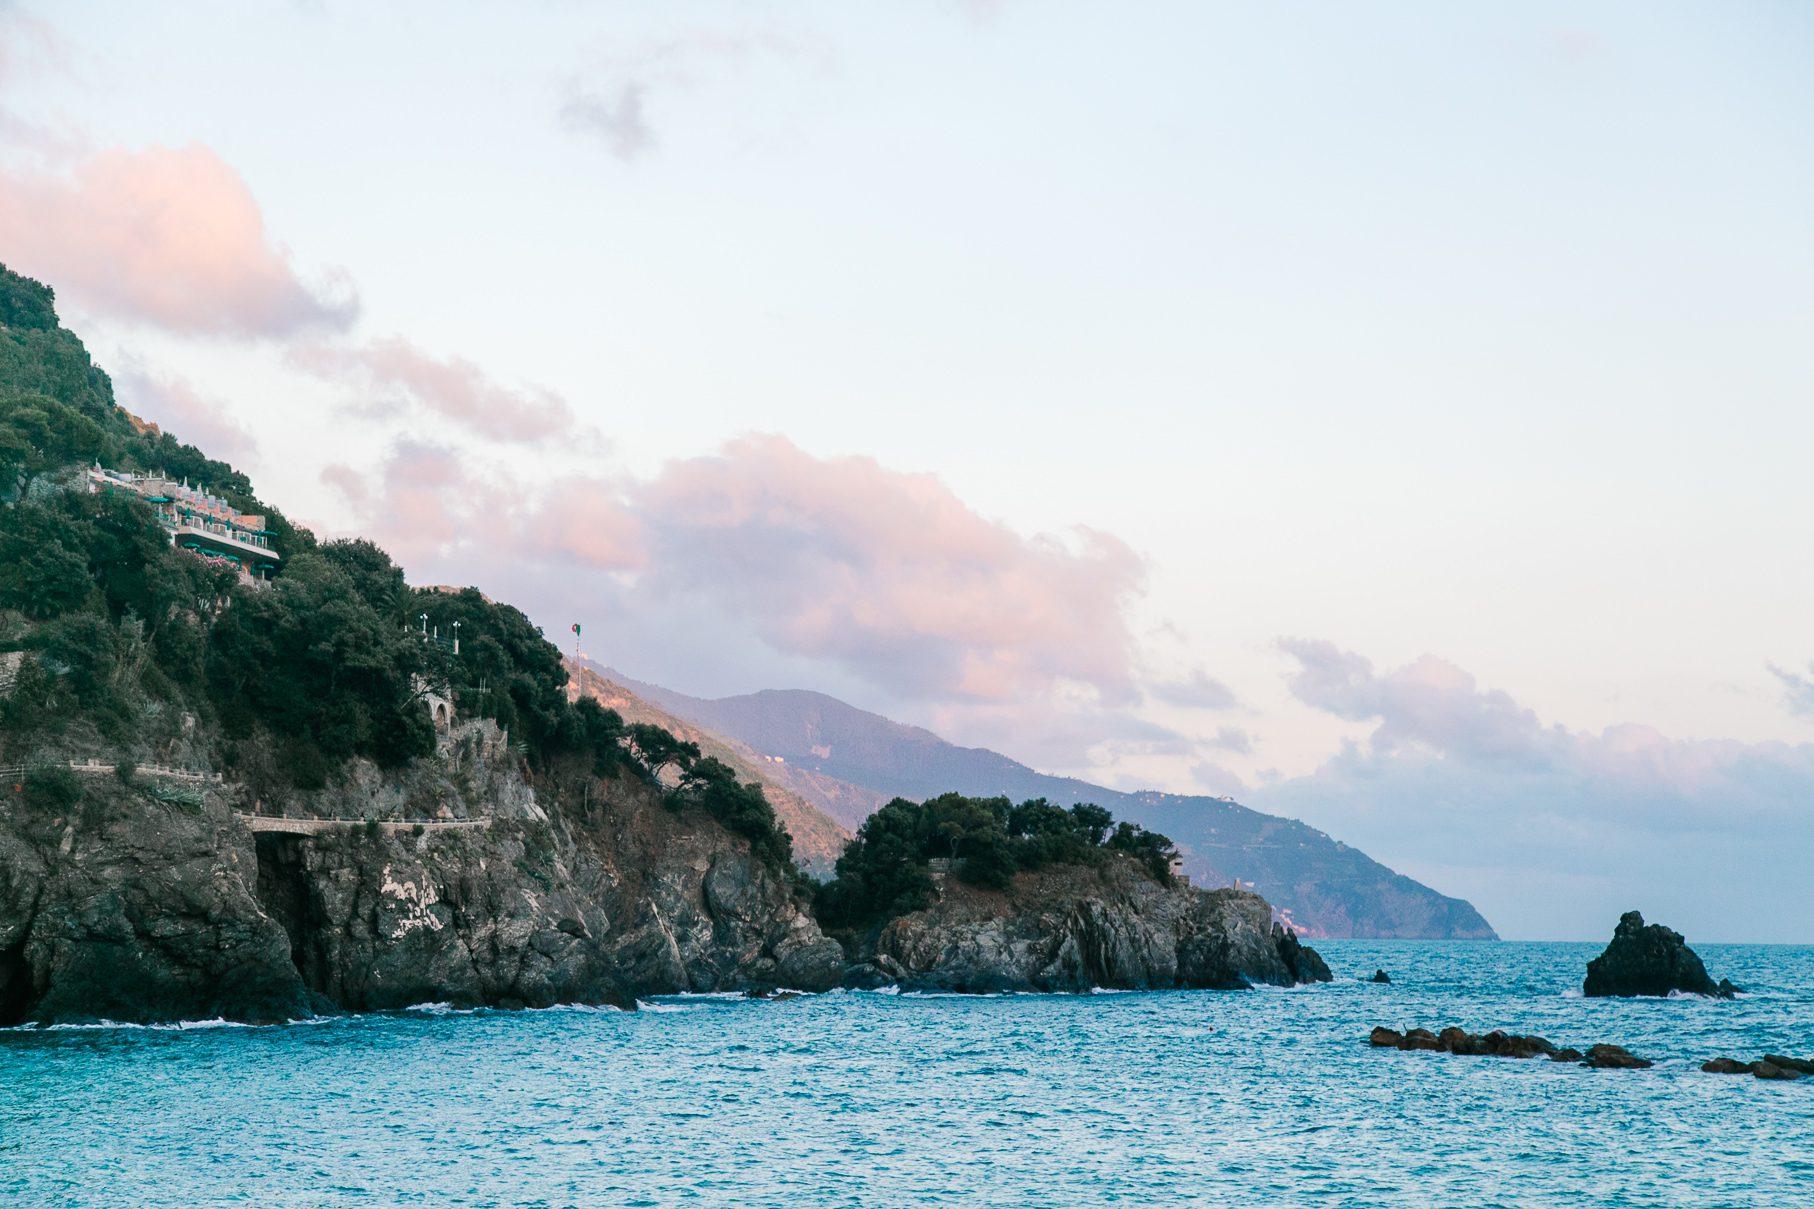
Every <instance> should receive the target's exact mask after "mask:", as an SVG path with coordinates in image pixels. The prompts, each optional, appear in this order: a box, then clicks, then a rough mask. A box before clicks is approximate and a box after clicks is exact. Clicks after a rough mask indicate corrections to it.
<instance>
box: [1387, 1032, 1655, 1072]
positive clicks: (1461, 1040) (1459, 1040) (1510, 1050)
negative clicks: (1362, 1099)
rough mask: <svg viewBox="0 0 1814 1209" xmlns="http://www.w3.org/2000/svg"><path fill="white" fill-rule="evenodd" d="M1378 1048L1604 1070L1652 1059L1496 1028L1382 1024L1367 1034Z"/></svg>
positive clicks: (1637, 1065)
mask: <svg viewBox="0 0 1814 1209" xmlns="http://www.w3.org/2000/svg"><path fill="white" fill-rule="evenodd" d="M1367 1043H1368V1044H1369V1045H1371V1046H1373V1047H1374V1048H1375V1049H1399V1050H1432V1051H1435V1052H1438V1053H1445V1054H1460V1055H1463V1056H1471V1057H1484V1058H1548V1059H1549V1060H1550V1061H1552V1062H1574V1063H1578V1064H1580V1065H1582V1066H1590V1067H1595V1068H1598V1069H1603V1070H1642V1069H1644V1068H1645V1067H1647V1066H1650V1065H1651V1063H1650V1062H1648V1061H1647V1060H1645V1059H1643V1058H1639V1057H1637V1056H1636V1055H1634V1054H1632V1053H1630V1052H1629V1051H1627V1050H1626V1049H1625V1048H1624V1047H1622V1046H1617V1045H1595V1046H1590V1047H1589V1048H1588V1051H1587V1053H1585V1054H1583V1053H1582V1052H1581V1051H1580V1050H1578V1049H1558V1048H1557V1047H1556V1046H1554V1045H1552V1044H1551V1043H1550V1042H1549V1040H1548V1039H1547V1038H1544V1037H1538V1036H1536V1035H1534V1034H1532V1035H1528V1036H1527V1035H1524V1034H1519V1033H1507V1032H1503V1031H1501V1030H1499V1029H1494V1030H1493V1031H1492V1032H1490V1033H1470V1032H1468V1031H1467V1030H1466V1029H1461V1028H1454V1027H1450V1028H1445V1029H1443V1030H1442V1032H1440V1033H1432V1032H1430V1030H1429V1029H1422V1028H1414V1029H1410V1030H1407V1031H1406V1032H1403V1033H1401V1032H1398V1031H1397V1030H1396V1029H1389V1028H1386V1027H1385V1026H1384V1025H1381V1026H1379V1027H1377V1028H1375V1029H1374V1030H1373V1031H1372V1032H1371V1033H1369V1034H1368V1035H1367Z"/></svg>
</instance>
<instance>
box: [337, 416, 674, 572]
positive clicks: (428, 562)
mask: <svg viewBox="0 0 1814 1209" xmlns="http://www.w3.org/2000/svg"><path fill="white" fill-rule="evenodd" d="M321 479H322V481H323V482H325V483H327V484H328V485H329V486H332V487H334V488H335V489H336V490H338V491H339V492H340V494H341V496H342V497H343V498H344V499H345V500H346V502H347V503H348V504H349V505H351V507H352V508H353V510H354V511H355V513H356V514H357V516H358V517H359V519H360V524H359V532H360V535H361V536H365V537H370V538H373V539H374V540H376V541H377V542H378V543H379V544H380V545H383V546H384V547H386V548H387V549H388V550H390V551H391V553H392V554H393V555H394V556H395V557H396V558H397V559H398V561H399V562H400V563H401V564H403V565H404V566H407V567H410V568H412V569H413V570H415V571H417V572H418V573H433V574H435V575H437V576H442V577H444V576H446V575H448V574H455V575H458V574H478V573H480V571H481V569H483V570H487V571H493V572H497V573H498V574H500V575H503V574H508V569H509V568H510V567H511V566H520V565H522V564H523V563H525V562H530V561H533V562H538V563H542V564H550V565H557V566H570V567H578V568H583V569H586V570H591V571H620V570H634V569H635V568H638V567H641V566H642V565H643V564H644V563H645V562H646V560H647V553H646V549H645V544H644V536H643V529H642V524H641V522H640V520H638V518H636V517H635V516H634V515H633V514H632V513H631V512H630V511H629V510H628V509H627V508H626V507H625V505H624V502H623V492H622V490H621V488H619V487H617V486H615V485H613V484H611V483H609V482H607V481H605V480H602V479H599V480H592V479H583V478H564V479H561V480H559V481H557V482H555V483H554V484H552V485H551V486H550V487H548V488H547V489H546V490H544V492H543V493H542V494H541V495H540V496H536V497H531V496H530V495H529V494H528V493H526V492H525V491H523V490H522V489H521V488H520V486H519V485H518V484H516V483H515V482H513V481H510V480H505V479H499V478H497V477H495V476H493V475H492V474H490V473H487V472H486V471H485V470H483V469H482V468H478V467H475V466H473V465H472V464H471V463H470V462H469V461H468V460H467V459H466V458H464V457H463V456H462V455H461V454H460V453H458V452H457V451H456V450H454V449H451V448H448V447H445V446H440V445H434V444H430V443H428V442H423V441H414V440H402V441H398V442H397V443H396V444H395V445H393V446H392V447H391V450H390V452H389V454H388V455H387V456H386V458H385V460H384V462H383V463H382V464H381V465H380V466H379V467H378V468H377V470H376V471H375V472H373V473H371V474H361V473H360V472H358V471H356V470H354V469H353V468H352V467H350V466H344V465H335V466H329V467H327V468H326V469H325V470H323V471H322V472H321Z"/></svg>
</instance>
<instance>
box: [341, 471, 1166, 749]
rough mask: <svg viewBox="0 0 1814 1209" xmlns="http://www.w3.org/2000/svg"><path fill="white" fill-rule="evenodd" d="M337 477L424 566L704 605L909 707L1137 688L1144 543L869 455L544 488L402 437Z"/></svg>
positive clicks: (369, 523)
mask: <svg viewBox="0 0 1814 1209" xmlns="http://www.w3.org/2000/svg"><path fill="white" fill-rule="evenodd" d="M324 478H325V479H326V480H327V481H328V482H330V483H333V484H334V485H336V486H337V487H339V488H340V489H341V491H342V493H343V495H344V496H345V497H346V499H347V500H348V502H349V503H350V504H351V505H352V506H353V507H354V508H355V510H356V512H357V513H358V515H359V516H360V517H361V518H362V521H363V524H362V528H363V530H364V532H366V533H367V534H368V535H370V536H373V537H376V538H378V539H379V540H380V541H382V542H384V543H385V544H387V545H389V546H391V547H393V549H394V550H395V552H396V553H397V555H398V557H399V558H400V559H401V560H402V561H404V562H405V563H406V564H407V565H412V566H414V567H418V568H420V570H422V571H424V572H426V571H428V570H429V569H430V567H434V568H436V571H435V573H436V574H445V573H449V572H452V573H454V574H466V573H471V572H475V571H477V569H478V568H480V567H485V568H491V569H494V570H498V569H501V567H502V565H503V561H501V560H504V561H509V562H511V563H513V564H514V565H516V566H519V567H523V568H528V567H529V565H530V564H534V566H535V567H536V568H537V569H538V570H541V571H546V570H550V569H553V570H557V571H559V572H560V573H561V575H562V576H563V578H564V579H566V580H568V581H571V580H572V578H573V576H575V575H586V574H590V575H591V576H593V579H592V581H591V582H592V584H593V585H594V587H595V588H596V589H597V590H599V591H609V592H610V593H611V594H612V595H613V598H614V599H617V600H619V601H620V603H621V604H622V606H623V607H624V608H627V609H633V610H643V611H647V612H650V613H659V612H662V611H666V610H668V609H669V608H670V607H671V606H672V605H674V604H684V605H685V606H686V607H688V608H689V609H705V610H708V611H711V612H712V613H714V614H715V615H716V616H719V617H722V618H725V619H726V620H727V621H729V622H732V623H735V624H738V625H742V626H747V627H748V628H749V629H750V630H751V631H753V633H754V634H755V636H756V637H757V638H758V639H759V640H761V641H763V642H764V643H766V644H767V645H768V646H769V647H771V648H772V649H773V650H775V651H778V652H780V653H782V654H785V655H789V656H800V657H805V658H808V659H816V660H822V661H825V662H827V663H829V664H832V665H835V666H837V667H839V668H841V669H843V670H844V671H846V672H847V673H851V674H854V675H856V676H858V677H861V678H863V679H865V680H867V681H869V682H870V683H873V684H875V685H877V686H879V687H881V688H883V689H884V690H886V691H888V692H890V693H892V694H894V695H896V696H899V697H902V698H907V699H913V700H921V701H929V702H947V703H955V704H966V703H967V704H969V705H977V706H980V705H1005V704H1014V705H1016V706H1018V705H1019V704H1021V703H1024V702H1026V701H1028V700H1029V699H1031V698H1036V697H1047V698H1053V699H1056V695H1057V694H1059V693H1061V692H1062V691H1070V692H1076V691H1082V692H1084V693H1087V694H1089V695H1090V696H1092V697H1093V698H1094V700H1095V701H1096V702H1097V703H1098V704H1104V703H1106V704H1112V705H1125V704H1129V703H1131V702H1132V701H1133V700H1135V697H1136V695H1135V692H1134V672H1133V667H1134V663H1135V658H1134V656H1135V652H1134V643H1133V639H1132V637H1131V635H1130V633H1129V629H1128V626H1127V624H1126V620H1125V617H1124V607H1125V605H1126V603H1127V601H1128V599H1129V598H1130V597H1131V596H1132V595H1133V594H1134V593H1136V592H1137V591H1139V589H1140V586H1141V580H1142V573H1143V568H1142V565H1141V562H1140V560H1139V558H1138V557H1137V556H1136V555H1135V554H1134V553H1133V551H1131V550H1130V549H1129V548H1128V547H1127V546H1125V545H1124V544H1122V543H1121V542H1120V541H1118V540H1117V539H1115V538H1114V537H1111V536H1109V535H1108V534H1104V533H1098V532H1094V531H1091V530H1085V529H1080V530H1077V531H1076V532H1075V533H1074V534H1073V536H1072V537H1071V539H1070V540H1069V541H1059V540H1056V539H1053V538H1049V537H1033V538H1027V537H1023V536H1021V535H1020V534H1018V533H1016V532H1014V531H1013V530H1012V529H1009V528H1008V527H1007V526H1005V525H1002V524H1000V523H998V522H995V521H991V520H989V519H987V518H985V517H983V516H980V515H978V514H977V513H975V512H973V511H972V510H971V509H969V508H968V507H967V506H966V505H965V504H964V503H963V502H962V501H961V500H959V499H958V498H957V497H956V496H955V495H954V494H952V492H951V491H950V489H949V488H947V487H945V486H944V485H943V484H941V483H940V482H939V481H938V480H937V479H934V478H932V477H931V476H929V475H918V474H904V473H901V472H899V471H893V470H889V469H886V468H885V467H883V466H881V465H879V464H878V463H877V462H876V461H875V460H874V459H871V458H854V457H853V458H816V457H813V456H812V455H810V454H807V453H805V452H803V451H802V450H800V449H798V448H797V447H795V446H794V445H792V444H791V443H789V442H788V441H786V440H784V439H782V438H779V437H772V436H771V437H745V438H742V439H740V440H737V441H733V442H731V443H730V444H729V445H727V446H725V447H724V449H723V450H722V451H721V452H720V453H718V454H716V455H714V456H710V457H702V458H692V459H687V460H684V461H678V462H673V463H670V464H669V465H668V466H667V467H665V468H664V469H663V470H662V471H661V472H660V473H659V474H657V475H656V476H655V477H653V478H651V479H648V480H646V481H642V482H635V481H625V480H615V479H610V478H605V477H579V476H575V477H568V478H563V479H560V480H558V481H555V482H553V483H550V484H547V485H545V486H542V487H541V488H540V489H539V490H536V491H534V492H533V493H531V492H525V491H523V490H521V489H519V487H518V485H516V484H514V483H511V482H501V481H497V480H493V479H491V478H488V477H487V476H485V475H483V474H479V473H477V472H475V471H474V470H473V469H472V468H471V467H470V466H468V465H467V464H466V463H465V462H463V461H462V460H461V459H460V458H459V457H458V456H456V455H455V454H454V453H452V452H451V451H450V450H447V449H443V448H439V447H436V446H431V445H426V444H423V443H420V442H403V443H400V444H399V445H397V446H396V447H395V449H393V451H392V453H391V455H390V457H389V458H388V460H387V461H386V462H385V464H384V465H383V466H382V467H381V468H380V469H379V470H378V471H377V472H376V473H375V474H373V475H369V476H367V475H360V474H357V473H355V472H353V471H351V470H350V469H348V468H346V467H336V468H332V469H330V471H329V472H328V473H327V474H325V475H324ZM500 551H501V552H504V554H502V555H501V554H499V553H498V552H500ZM455 566H459V567H463V568H466V570H463V571H454V567H455ZM602 576H612V577H615V580H614V581H613V582H607V581H606V580H605V579H603V578H602ZM1067 686H1069V688H1068V689H1067ZM1076 686H1083V687H1082V689H1081V690H1078V689H1077V688H1076ZM1168 733H1169V732H1168ZM1141 738H1142V741H1150V739H1151V737H1150V736H1143V737H1141Z"/></svg>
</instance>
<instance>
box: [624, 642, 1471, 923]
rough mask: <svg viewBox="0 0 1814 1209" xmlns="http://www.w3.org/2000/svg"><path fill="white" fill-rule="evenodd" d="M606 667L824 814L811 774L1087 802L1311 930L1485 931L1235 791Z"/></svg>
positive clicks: (850, 711)
mask: <svg viewBox="0 0 1814 1209" xmlns="http://www.w3.org/2000/svg"><path fill="white" fill-rule="evenodd" d="M609 674H610V676H611V678H612V679H614V680H616V681H617V682H619V683H621V684H624V685H625V686H626V687H628V688H629V689H630V690H631V691H633V692H635V693H636V694H637V695H638V696H640V697H642V698H644V699H645V700H648V701H651V702H654V703H655V704H657V705H658V706H660V707H661V708H662V709H664V710H666V711H667V712H668V713H670V714H672V715H673V716H675V717H677V718H682V719H685V720H686V721H688V722H691V723H693V724H695V725H697V726H700V727H703V728H705V729H706V730H709V731H714V732H716V733H718V734H721V735H726V736H729V737H730V738H733V739H737V740H739V741H741V742H743V743H746V744H748V745H749V746H750V747H751V748H754V749H755V750H756V751H757V752H759V753H761V754H762V755H764V756H773V757H779V758H780V759H782V760H784V761H786V764H785V767H786V768H787V769H788V770H789V776H790V777H791V778H792V779H791V780H790V781H789V782H788V784H789V786H790V787H791V788H793V789H794V790H795V791H796V792H798V793H799V794H800V795H801V796H803V797H806V798H808V799H809V800H812V801H815V802H817V803H818V804H819V805H820V807H821V808H822V809H825V810H826V811H827V812H828V813H829V812H833V810H834V807H833V804H832V802H831V801H828V800H827V799H825V798H822V797H818V796H815V791H814V785H815V780H814V779H815V778H818V779H830V780H831V781H832V782H833V783H834V784H835V785H839V786H847V787H849V788H841V789H840V790H839V793H840V797H839V798H838V799H837V800H838V802H839V804H840V805H841V806H847V804H848V803H849V802H852V801H856V800H860V799H861V796H862V795H863V794H864V792H867V793H868V794H871V795H874V797H876V798H879V799H884V800H885V799H887V798H891V797H896V796H900V797H906V798H913V799H916V800H917V799H921V798H928V797H933V796H935V795H937V794H940V793H945V792H957V793H963V794H974V795H992V794H1004V795H1006V796H1008V797H1010V798H1013V799H1015V800H1016V801H1020V800H1024V799H1028V798H1046V799H1048V800H1050V801H1052V802H1054V803H1058V804H1061V805H1069V804H1071V803H1075V802H1094V803H1095V804H1097V805H1099V806H1103V807H1105V808H1107V809H1109V810H1111V811H1112V812H1114V814H1115V816H1116V817H1117V818H1124V819H1128V820H1131V821H1133V822H1136V823H1139V824H1140V825H1142V826H1144V827H1148V828H1151V829H1153V830H1155V831H1159V832H1163V833H1164V834H1166V835H1168V836H1170V837H1171V838H1172V839H1173V840H1174V841H1175V842H1176V843H1177V845H1178V849H1179V851H1180V852H1181V853H1182V854H1183V856H1184V869H1185V871H1186V872H1187V873H1189V874H1190V875H1191V876H1192V878H1194V879H1195V880H1196V881H1197V882H1198V884H1200V885H1209V886H1226V885H1229V884H1231V883H1232V882H1234V881H1235V879H1237V878H1238V879H1240V881H1241V882H1242V883H1243V884H1248V885H1252V886H1253V887H1254V888H1255V889H1256V890H1258V891H1259V892H1260V893H1261V894H1263V895H1264V896H1265V897H1266V898H1268V899H1270V900H1271V901H1272V903H1273V904H1274V905H1275V906H1276V907H1277V908H1278V909H1279V910H1280V913H1281V914H1282V915H1286V916H1287V917H1288V918H1290V919H1291V920H1292V921H1293V922H1294V923H1296V924H1297V925H1298V926H1299V927H1301V928H1305V929H1307V930H1308V934H1309V935H1311V936H1319V937H1321V936H1330V937H1333V936H1364V937H1406V938H1411V937H1419V938H1445V939H1446V938H1452V939H1493V938H1495V934H1494V932H1493V929H1492V926H1491V925H1490V924H1488V923H1487V921H1486V920H1485V919H1484V918H1482V917H1481V915H1480V913H1479V912H1478V911H1476V910H1475V909H1474V908H1473V906H1472V905H1471V904H1469V903H1467V902H1466V901H1464V900H1462V899H1458V898H1450V897H1447V896H1445V895H1442V894H1439V893H1437V892H1436V891H1435V890H1432V889H1430V888H1429V887H1428V886H1425V885H1422V884H1421V883H1419V882H1416V881H1413V880H1412V879H1411V878H1408V877H1405V876H1404V875H1402V874H1399V873H1395V872H1393V871H1392V870H1391V869H1388V868H1387V867H1385V866H1384V865H1381V864H1380V863H1379V862H1377V861H1375V860H1373V859H1372V858H1371V857H1369V856H1367V855H1366V854H1365V853H1363V852H1361V851H1359V850H1358V849H1355V848H1351V847H1349V846H1348V845H1346V844H1344V843H1341V842H1340V841H1339V840H1335V839H1332V838H1331V837H1330V836H1328V835H1325V834H1324V833H1323V832H1321V831H1318V830H1316V829H1315V828H1314V827H1310V826H1308V825H1307V824H1304V823H1301V822H1298V821H1296V820H1294V819H1285V818H1279V817H1277V816H1274V815H1268V814H1262V813H1261V812H1259V811H1257V810H1251V809H1249V808H1247V807H1245V806H1242V805H1240V804H1239V803H1237V802H1232V801H1226V800H1223V799H1221V798H1211V797H1199V796H1186V795H1178V794H1165V793H1157V792H1146V793H1124V792H1119V791H1116V790H1112V789H1107V788H1105V787H1103V786H1100V785H1092V784H1089V783H1088V782H1086V781H1080V780H1076V779H1073V778H1069V777H1054V776H1048V775H1046V774H1044V773H1040V772H1036V771H1034V770H1033V769H1031V768H1028V767H1027V766H1026V765H1024V764H1020V763H1018V762H1016V761H1014V760H1011V759H1009V758H1008V757H1007V756H1004V755H1002V754H1000V753H999V752H994V751H989V750H987V749H984V748H972V747H959V746H957V745H955V744H952V743H947V742H946V741H945V740H943V739H941V738H939V737H938V736H937V735H935V734H933V733H932V732H931V731H928V730H924V729H921V728H920V727H915V726H906V725H903V724H902V723H899V722H894V721H891V720H890V719H888V718H884V717H882V716H881V715H879V714H872V713H869V712H868V711H866V710H861V709H857V708H856V707H854V706H851V705H847V704H845V703H844V702H842V701H839V700H837V699H836V698H834V697H828V696H825V695H824V694H822V693H813V692H806V691H801V690H766V691H763V692H757V693H750V694H746V695H743V696H737V697H725V698H720V699H717V700H708V699H705V698H699V697H690V696H687V695H686V694H684V693H677V692H674V691H672V690H670V689H664V688H661V687H659V686H657V685H652V684H643V683H639V682H638V681H635V680H632V679H629V678H627V677H625V676H622V675H621V674H619V673H615V672H612V673H609ZM838 817H840V818H843V817H844V816H843V815H839V816H838Z"/></svg>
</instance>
